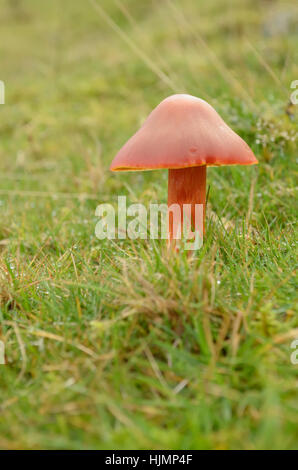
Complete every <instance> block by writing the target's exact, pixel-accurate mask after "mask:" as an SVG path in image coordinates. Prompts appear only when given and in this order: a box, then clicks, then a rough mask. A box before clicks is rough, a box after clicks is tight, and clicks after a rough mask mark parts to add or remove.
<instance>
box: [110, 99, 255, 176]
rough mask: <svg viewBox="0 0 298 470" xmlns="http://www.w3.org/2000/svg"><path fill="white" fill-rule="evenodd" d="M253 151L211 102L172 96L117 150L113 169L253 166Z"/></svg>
mask: <svg viewBox="0 0 298 470" xmlns="http://www.w3.org/2000/svg"><path fill="white" fill-rule="evenodd" d="M256 163H258V160H257V159H256V157H255V156H254V154H253V152H252V150H251V149H250V148H249V146H248V145H247V144H246V142H244V140H243V139H241V137H239V135H237V134H236V133H235V132H234V131H233V130H232V129H231V128H230V127H229V126H228V125H227V124H226V123H225V122H224V121H223V119H222V118H221V117H220V116H219V114H218V113H217V112H216V111H215V109H214V108H213V107H212V106H211V105H210V104H208V103H207V102H206V101H204V100H202V99H200V98H196V97H194V96H191V95H185V94H178V95H172V96H169V97H168V98H166V99H165V100H163V101H162V102H161V103H160V104H159V105H158V106H157V107H156V108H155V109H154V110H153V111H152V112H151V113H150V114H149V116H148V118H147V119H146V121H145V122H144V124H143V125H142V127H141V128H140V129H139V130H138V131H137V132H136V134H134V135H133V136H132V137H131V138H130V139H129V140H128V141H127V142H126V144H125V145H124V146H123V147H122V149H121V150H120V151H119V152H118V154H117V155H116V157H115V158H114V160H113V161H112V164H111V166H110V169H111V170H112V171H121V170H122V171H124V170H127V171H129V170H131V171H132V170H153V169H162V168H172V169H175V168H187V167H194V166H201V165H207V166H221V165H253V164H256Z"/></svg>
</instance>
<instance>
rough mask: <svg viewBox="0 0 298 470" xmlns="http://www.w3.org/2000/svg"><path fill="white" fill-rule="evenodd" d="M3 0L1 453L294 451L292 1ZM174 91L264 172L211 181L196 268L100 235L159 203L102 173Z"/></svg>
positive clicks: (161, 183)
mask: <svg viewBox="0 0 298 470" xmlns="http://www.w3.org/2000/svg"><path fill="white" fill-rule="evenodd" d="M0 1H1V8H0V21H1V30H0V57H1V61H0V79H1V80H4V81H5V83H6V104H5V105H4V106H0V116H1V119H0V137H1V139H0V322H1V326H0V328H1V329H0V335H1V336H0V339H2V341H4V342H5V345H6V358H7V365H6V366H0V383H1V402H0V410H1V420H0V447H1V448H8V449H15V448H17V449H20V448H25V449H28V448H33V449H40V448H49V449H57V448H58V449H61V448H68V449H80V448H84V449H88V448H98V449H109V448H121V449H125V448H149V449H150V448H155V449H157V448H168V449H179V448H182V449H201V448H204V449H235V448H236V449H255V448H256V449H264V448H269V449H271V448H274V449H277V448H282V449H294V448H297V447H298V446H297V442H298V432H297V429H298V412H297V411H298V410H297V384H298V381H297V367H298V366H297V365H296V366H295V365H292V364H291V361H290V356H291V352H292V350H291V343H292V341H293V340H294V339H295V338H298V321H297V311H296V312H295V300H297V297H295V278H294V267H295V254H296V253H295V233H294V223H295V215H296V214H295V199H294V198H295V194H294V188H295V177H294V171H295V170H294V165H295V157H296V156H297V153H296V151H295V145H296V141H295V139H296V132H297V118H296V116H295V111H296V110H295V107H294V106H288V104H289V98H290V94H291V92H292V91H293V90H291V89H290V83H291V82H292V81H293V80H295V79H298V69H297V67H295V65H294V64H295V54H296V59H297V47H296V46H297V34H296V35H295V30H296V31H297V28H295V26H297V23H296V24H295V12H297V10H295V5H294V4H295V2H294V1H293V2H282V1H280V2H278V1H270V2H269V1H256V0H242V1H241V2H240V1H236V0H230V1H227V0H225V1H224V0H216V1H212V2H211V1H209V2H207V1H206V2H197V1H194V0H193V1H191V0H185V1H183V2H182V1H181V2H179V1H167V0H164V1H160V0H152V1H151V0H146V1H142V2H140V1H138V0H116V1H111V0H100V1H99V0H97V2H98V3H97V5H98V6H97V7H96V2H92V1H85V2H83V1H82V0H81V1H79V0H64V1H63V2H61V1H59V0H51V2H50V1H48V2H40V0H23V1H22V0H19V1H18V0H14V1H13V0H10V1H6V0H0ZM281 18H286V20H284V21H282V20H281ZM295 47H296V51H295ZM174 92H187V93H190V94H194V95H197V96H200V97H202V98H205V99H207V100H208V101H209V102H210V103H211V104H212V105H213V106H214V107H215V108H216V109H217V110H218V111H219V112H220V114H221V115H222V116H223V117H224V119H225V120H226V121H227V123H228V124H230V125H231V126H232V127H233V129H234V130H235V131H236V132H238V133H239V134H240V135H241V136H242V137H243V138H244V139H246V140H247V142H248V143H249V145H250V146H251V147H252V148H253V150H254V151H255V153H256V155H257V157H258V159H259V161H260V164H259V166H258V167H253V168H237V167H235V168H220V169H219V168H212V169H210V170H209V172H208V183H209V185H210V191H209V205H208V233H207V238H206V241H205V244H204V247H203V249H202V250H200V251H199V253H198V254H197V256H195V257H194V258H193V259H188V258H187V257H186V256H185V255H184V254H183V253H181V254H176V255H174V254H170V255H168V254H167V253H166V250H165V247H164V242H162V241H160V242H154V243H153V242H150V241H148V242H147V241H144V240H143V241H135V242H131V241H129V240H126V241H121V242H118V241H115V242H110V241H109V242H107V241H104V242H99V240H97V239H96V237H95V234H94V229H95V225H96V222H97V219H96V217H95V215H94V212H95V208H96V206H97V205H98V204H99V203H101V202H112V203H114V202H116V198H117V195H127V197H128V202H135V201H140V202H144V203H146V204H149V203H150V202H166V198H167V187H166V182H167V174H166V172H162V171H160V172H143V173H138V174H133V175H132V174H124V173H121V174H119V175H117V174H110V172H109V171H108V166H109V163H110V161H111V160H112V158H113V156H114V155H115V153H116V151H117V150H118V149H119V148H120V147H121V145H122V144H123V143H124V142H125V141H126V140H127V138H128V137H129V136H130V135H131V134H132V133H133V132H134V131H135V130H136V129H137V128H138V126H139V125H140V123H141V122H142V120H143V119H144V118H145V117H146V115H147V114H148V112H149V111H150V110H151V109H152V107H154V106H155V105H157V104H158V103H159V101H161V100H162V99H163V98H164V97H166V96H167V95H170V94H172V93H174Z"/></svg>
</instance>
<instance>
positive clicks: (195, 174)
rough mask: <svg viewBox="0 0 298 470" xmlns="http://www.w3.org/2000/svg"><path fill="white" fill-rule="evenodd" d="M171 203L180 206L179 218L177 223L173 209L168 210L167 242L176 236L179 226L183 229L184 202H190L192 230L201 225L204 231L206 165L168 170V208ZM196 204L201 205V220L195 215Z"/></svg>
mask: <svg viewBox="0 0 298 470" xmlns="http://www.w3.org/2000/svg"><path fill="white" fill-rule="evenodd" d="M172 204H178V205H179V206H180V211H181V212H180V213H181V219H180V224H179V225H178V223H177V221H175V220H174V219H175V217H174V215H173V214H174V213H173V211H171V210H170V211H169V228H168V230H169V242H172V240H173V239H175V238H177V233H179V230H180V228H181V231H182V230H183V205H184V204H191V229H192V231H196V230H199V229H200V225H201V227H202V226H203V233H205V212H206V165H203V166H195V167H190V168H179V169H175V170H171V169H170V170H169V178H168V208H170V206H171V205H172ZM196 204H202V205H203V220H202V217H195V214H196V212H195V206H196ZM176 207H177V206H176ZM196 219H197V220H196Z"/></svg>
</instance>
